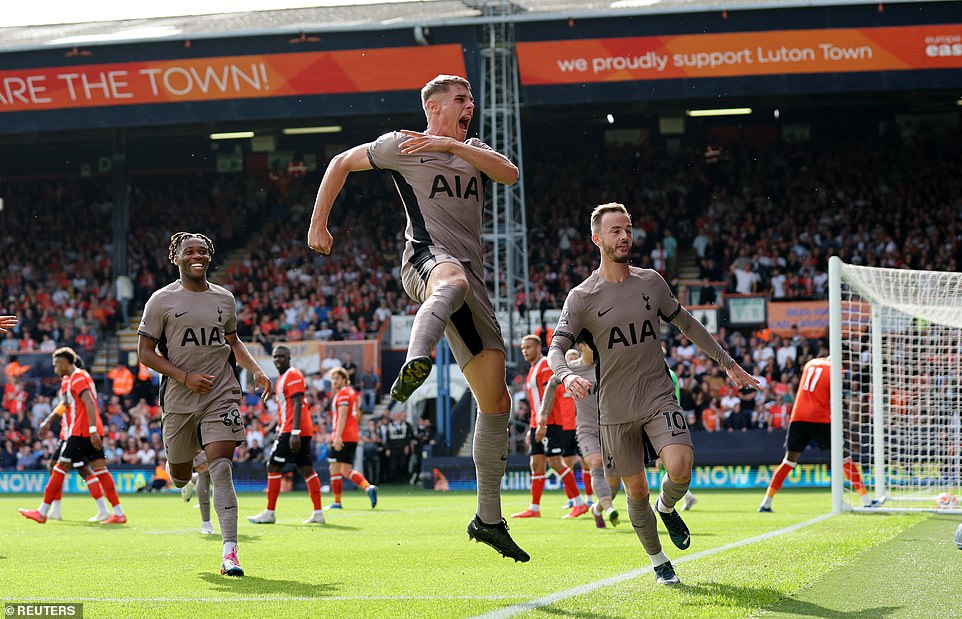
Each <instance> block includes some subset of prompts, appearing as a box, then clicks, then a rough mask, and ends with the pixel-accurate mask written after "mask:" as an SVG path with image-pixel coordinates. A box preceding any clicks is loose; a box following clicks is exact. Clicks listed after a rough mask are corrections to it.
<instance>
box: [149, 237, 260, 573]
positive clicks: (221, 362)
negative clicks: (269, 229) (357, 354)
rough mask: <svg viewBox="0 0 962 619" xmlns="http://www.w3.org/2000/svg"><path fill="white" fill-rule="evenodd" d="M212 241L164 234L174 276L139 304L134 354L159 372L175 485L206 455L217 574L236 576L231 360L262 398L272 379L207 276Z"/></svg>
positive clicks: (239, 423)
mask: <svg viewBox="0 0 962 619" xmlns="http://www.w3.org/2000/svg"><path fill="white" fill-rule="evenodd" d="M213 255H214V243H213V241H211V240H210V239H209V238H207V237H206V236H204V235H203V234H199V233H196V232H178V233H176V234H174V235H173V236H171V237H170V253H169V257H170V261H171V262H172V263H173V264H174V265H176V266H177V269H178V272H179V274H180V277H179V278H178V279H177V281H175V282H173V283H171V284H168V285H167V286H164V287H163V288H161V289H160V290H158V291H156V292H154V293H153V294H152V295H151V296H150V299H148V300H147V305H146V307H145V308H144V316H143V319H142V320H141V321H140V327H139V328H138V330H137V334H138V335H139V336H140V339H139V341H138V344H137V353H138V354H139V355H140V360H141V361H142V362H143V364H144V365H146V366H147V367H149V368H151V369H152V370H155V371H157V372H159V373H160V374H161V375H162V376H163V379H162V380H161V385H160V407H161V410H162V411H163V429H164V430H163V434H164V447H165V449H166V451H167V462H168V466H169V467H170V477H171V480H172V481H173V483H174V485H175V486H176V487H178V488H182V487H184V486H185V485H186V484H187V483H188V482H189V481H190V479H191V473H192V469H193V461H194V456H196V455H197V454H198V453H199V452H200V451H201V450H203V451H204V453H205V454H206V456H207V462H208V471H209V472H210V478H211V482H212V483H213V486H214V493H213V503H214V510H215V511H216V512H217V518H218V520H220V528H221V536H222V537H223V541H224V554H223V562H222V563H221V570H220V573H221V574H226V575H228V576H243V575H244V570H242V569H241V567H240V565H239V564H238V560H237V494H236V493H235V492H234V483H233V479H232V478H233V469H232V464H231V458H232V457H233V455H234V448H235V447H237V445H239V444H241V443H242V442H243V441H244V439H245V433H244V421H243V419H242V418H241V415H240V412H239V404H240V399H241V396H242V393H241V385H240V383H239V382H238V380H237V377H236V376H235V374H234V365H235V363H237V364H239V365H240V366H241V367H243V368H244V369H246V370H247V371H248V372H250V373H251V374H252V375H253V377H254V384H255V385H256V387H257V388H258V389H262V390H263V393H262V394H261V395H262V397H264V398H265V399H267V398H269V397H270V395H271V381H270V380H269V379H268V378H267V376H266V375H265V374H264V372H263V371H262V370H261V368H260V366H258V365H257V362H256V361H255V360H254V357H252V356H251V354H250V351H248V350H247V346H245V345H244V342H242V341H241V340H240V339H239V338H238V337H237V306H236V304H235V301H234V295H233V294H231V292H230V291H229V290H227V289H226V288H222V287H221V286H218V285H216V284H212V283H210V282H209V281H207V269H208V268H209V267H210V262H211V258H212V257H213Z"/></svg>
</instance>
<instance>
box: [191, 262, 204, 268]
mask: <svg viewBox="0 0 962 619" xmlns="http://www.w3.org/2000/svg"><path fill="white" fill-rule="evenodd" d="M206 267H207V263H206V262H191V263H190V268H192V269H204V268H206Z"/></svg>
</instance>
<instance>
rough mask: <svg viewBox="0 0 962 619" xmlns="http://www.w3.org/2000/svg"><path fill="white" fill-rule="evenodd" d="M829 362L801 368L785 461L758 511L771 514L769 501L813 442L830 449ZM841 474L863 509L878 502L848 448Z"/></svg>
mask: <svg viewBox="0 0 962 619" xmlns="http://www.w3.org/2000/svg"><path fill="white" fill-rule="evenodd" d="M831 367H832V360H831V358H830V357H818V358H815V359H812V360H811V361H809V362H808V363H806V364H805V367H803V368H802V376H801V381H800V382H799V384H798V393H797V394H796V395H795V404H794V405H793V406H792V416H791V418H790V420H789V422H788V436H787V437H786V439H785V458H784V459H783V460H782V463H781V465H780V466H779V467H778V468H777V469H776V470H775V474H774V475H772V481H771V483H769V484H768V490H767V491H766V492H765V498H764V499H763V500H762V504H761V505H759V506H758V511H760V512H770V511H772V498H774V496H775V493H776V492H778V490H779V489H780V488H781V487H782V483H784V481H785V478H786V477H788V475H789V473H791V472H792V469H794V468H795V467H796V466H797V465H798V459H799V457H801V455H802V451H804V449H805V447H807V446H808V444H809V443H811V442H812V441H815V443H816V444H817V445H818V446H819V447H820V448H822V449H829V448H830V447H831V445H832V436H831V419H830V417H831V412H832V404H831V387H830V382H831V381H830V380H829V377H830V375H831ZM842 472H843V473H844V474H845V479H847V480H849V482H851V484H852V487H853V488H854V489H855V491H856V492H858V494H859V496H860V497H861V498H862V504H863V505H865V507H875V506H877V505H879V504H880V501H878V500H874V499H872V498H871V497H870V496H869V495H868V491H867V490H866V489H865V485H864V484H863V483H862V472H861V470H860V467H859V465H858V464H857V463H855V462H854V461H853V460H852V455H851V454H850V453H849V451H848V449H847V448H846V450H845V459H844V460H843V461H842Z"/></svg>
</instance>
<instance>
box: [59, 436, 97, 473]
mask: <svg viewBox="0 0 962 619" xmlns="http://www.w3.org/2000/svg"><path fill="white" fill-rule="evenodd" d="M105 457H106V456H105V455H104V450H103V448H101V449H94V446H93V444H91V442H90V437H89V436H71V437H70V438H68V439H67V440H66V441H63V442H61V443H60V456H59V458H60V459H61V460H70V461H71V462H72V463H73V468H75V469H79V468H80V467H82V466H83V465H85V464H90V463H91V462H93V461H94V460H103V459H105Z"/></svg>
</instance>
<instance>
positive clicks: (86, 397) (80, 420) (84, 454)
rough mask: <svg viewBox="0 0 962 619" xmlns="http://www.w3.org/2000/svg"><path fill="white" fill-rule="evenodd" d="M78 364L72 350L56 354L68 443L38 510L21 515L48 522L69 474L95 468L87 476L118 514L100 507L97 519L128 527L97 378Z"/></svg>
mask: <svg viewBox="0 0 962 619" xmlns="http://www.w3.org/2000/svg"><path fill="white" fill-rule="evenodd" d="M78 363H79V357H78V356H77V353H76V352H74V351H73V349H71V348H67V347H63V348H58V349H57V350H55V351H54V353H53V367H54V371H55V372H56V374H57V375H58V376H60V377H61V378H62V379H63V380H61V394H62V396H63V403H64V405H65V407H66V410H65V411H64V413H63V424H64V427H65V429H64V430H63V432H62V434H61V436H62V437H66V440H65V441H64V442H63V443H62V445H61V449H60V453H59V455H58V459H57V463H56V464H55V465H54V466H53V470H51V472H50V479H49V481H48V482H47V487H46V488H45V489H44V497H43V502H42V503H41V504H40V507H39V508H38V509H35V510H28V509H23V508H21V509H20V513H21V514H22V515H23V516H24V517H25V518H29V519H30V520H34V521H36V522H40V523H43V522H46V521H47V514H48V513H49V511H50V506H51V504H52V503H53V502H54V501H55V500H59V499H60V497H62V496H63V483H64V480H65V478H66V476H67V472H68V471H69V470H70V469H71V468H74V469H78V472H81V474H83V473H84V472H86V468H87V465H89V466H90V468H91V469H92V470H91V473H92V475H88V477H87V478H88V480H89V483H91V484H92V483H94V481H93V479H92V478H95V479H96V480H97V481H99V485H100V486H101V487H102V488H103V493H104V494H106V496H107V499H108V500H109V501H110V502H111V504H112V505H113V506H114V513H113V514H112V515H108V514H106V513H104V510H103V505H102V504H100V505H101V514H98V516H95V517H94V519H93V520H95V521H102V522H103V523H104V524H124V523H126V522H127V516H126V515H125V514H124V509H123V507H122V506H121V505H120V499H119V497H118V496H117V490H116V489H115V487H114V480H113V477H112V476H111V475H110V471H108V470H107V464H106V462H107V460H106V458H105V457H104V449H103V439H102V438H101V437H102V435H103V422H102V421H101V419H100V415H99V414H98V411H97V399H96V397H97V390H96V387H95V386H94V381H93V378H91V376H90V374H89V373H87V371H86V370H83V369H81V368H79V367H77V365H78ZM95 492H96V489H95V488H92V489H91V495H92V496H94V498H95V499H96V498H98V497H97V495H96V494H95Z"/></svg>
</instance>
